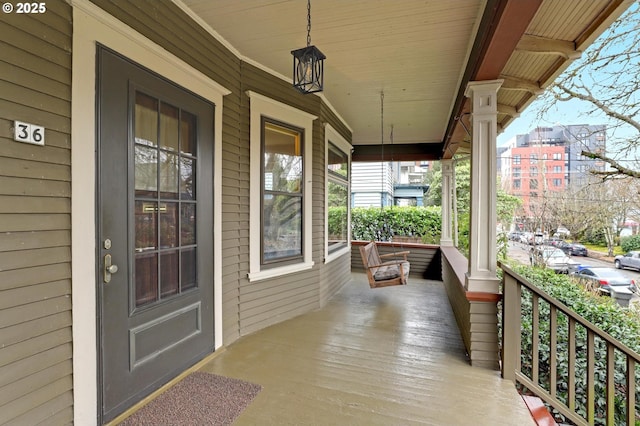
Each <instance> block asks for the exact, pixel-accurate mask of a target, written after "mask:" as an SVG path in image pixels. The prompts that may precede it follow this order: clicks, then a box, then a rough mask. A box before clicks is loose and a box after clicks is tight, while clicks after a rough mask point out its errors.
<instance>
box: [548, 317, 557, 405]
mask: <svg viewBox="0 0 640 426" xmlns="http://www.w3.org/2000/svg"><path fill="white" fill-rule="evenodd" d="M549 352H550V353H549V368H550V369H551V371H550V372H549V373H550V375H549V392H550V393H551V397H552V398H555V397H556V393H557V389H558V388H557V379H558V358H557V354H558V310H557V309H556V307H555V306H553V305H550V306H549Z"/></svg>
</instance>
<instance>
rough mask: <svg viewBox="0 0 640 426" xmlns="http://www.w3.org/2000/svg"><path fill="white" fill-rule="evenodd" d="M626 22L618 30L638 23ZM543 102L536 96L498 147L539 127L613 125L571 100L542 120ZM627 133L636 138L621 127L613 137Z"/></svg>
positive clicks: (639, 5)
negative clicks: (541, 108) (541, 107)
mask: <svg viewBox="0 0 640 426" xmlns="http://www.w3.org/2000/svg"><path fill="white" fill-rule="evenodd" d="M639 9H640V2H636V3H634V4H633V5H632V6H631V8H630V9H629V14H636V16H637V13H638V10H639ZM623 19H624V18H623ZM625 21H626V20H624V21H623V22H625ZM626 22H630V23H629V24H623V26H622V27H621V29H622V30H625V31H629V30H630V29H631V28H632V26H633V25H634V24H635V23H637V21H634V20H630V21H626ZM608 33H610V31H609V30H607V31H605V33H604V34H603V35H602V36H601V37H606V36H607V34H608ZM618 34H619V33H618ZM616 39H617V40H625V41H628V40H629V39H628V38H616ZM628 47H629V46H624V45H622V44H618V45H617V46H613V45H611V46H610V47H609V48H608V49H606V50H605V51H608V53H609V54H612V53H614V52H620V51H624V50H625V49H627V48H628ZM634 50H635V49H634ZM583 56H584V54H583ZM581 62H582V59H578V60H577V61H576V62H574V63H573V64H571V65H570V67H569V68H570V69H571V68H574V67H581V66H583V65H582V64H581ZM614 69H615V68H608V70H609V71H611V70H614ZM590 75H591V74H590ZM599 75H600V74H599V73H595V74H593V75H592V77H593V78H595V79H598V80H600V79H599ZM622 75H623V74H622ZM583 77H584V75H583ZM602 78H603V79H606V76H605V75H604V74H602ZM585 81H586V80H585ZM596 96H597V93H596ZM543 102H544V101H543V100H542V97H539V98H538V99H537V100H536V101H534V102H533V103H532V104H531V105H529V107H528V108H527V109H526V110H525V111H523V112H522V113H521V114H520V116H519V117H518V118H516V119H515V120H513V121H512V122H511V124H510V125H509V126H508V127H507V128H506V129H505V130H504V131H503V132H502V133H501V134H499V135H498V146H502V145H504V144H505V143H507V142H508V141H509V140H511V139H512V138H513V137H515V136H516V135H520V134H527V133H529V132H531V131H532V130H534V129H535V128H536V127H538V126H545V127H552V126H554V125H573V124H590V125H598V124H604V125H607V124H612V122H611V121H610V120H611V119H609V118H608V117H606V116H605V115H604V114H603V113H602V112H595V113H594V112H591V113H587V112H588V111H589V110H590V109H591V106H590V105H589V104H587V103H586V102H581V101H578V100H571V101H567V102H556V103H555V105H554V106H553V107H552V108H550V109H549V111H548V112H547V113H546V114H545V115H544V117H542V118H541V117H540V116H539V110H540V106H541V105H542V103H543ZM618 124H619V123H618ZM627 131H629V132H630V134H634V135H635V133H634V132H633V131H632V129H624V127H623V128H622V129H619V130H617V131H616V133H617V134H616V135H615V136H616V137H624V136H627ZM608 133H609V132H608ZM607 136H608V138H611V137H613V136H614V135H612V134H608V135H607Z"/></svg>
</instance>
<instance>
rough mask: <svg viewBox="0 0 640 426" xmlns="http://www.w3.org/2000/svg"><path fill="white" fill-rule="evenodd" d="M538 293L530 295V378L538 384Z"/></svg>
mask: <svg viewBox="0 0 640 426" xmlns="http://www.w3.org/2000/svg"><path fill="white" fill-rule="evenodd" d="M538 302H539V298H538V295H537V294H535V293H533V294H532V295H531V304H532V309H531V316H532V318H531V349H532V351H533V353H532V354H531V380H532V381H533V383H535V384H536V385H539V384H540V382H539V376H540V305H539V303H538Z"/></svg>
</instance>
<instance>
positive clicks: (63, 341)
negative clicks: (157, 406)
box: [0, 2, 73, 424]
mask: <svg viewBox="0 0 640 426" xmlns="http://www.w3.org/2000/svg"><path fill="white" fill-rule="evenodd" d="M46 6H47V12H46V13H44V14H41V15H18V14H15V13H13V14H4V13H3V14H2V15H0V34H2V41H0V49H2V55H1V57H0V342H2V344H1V349H0V424H5V423H10V424H36V423H40V422H47V423H48V424H68V423H71V422H72V419H73V409H72V402H73V401H72V400H73V396H72V377H73V375H72V367H71V366H72V361H71V356H72V351H71V348H72V345H71V297H70V296H71V265H70V262H71V249H70V239H71V238H70V229H71V217H70V211H71V200H70V196H71V191H70V181H71V167H70V165H71V153H70V134H69V133H70V128H71V34H72V31H71V7H70V6H69V5H68V4H66V3H65V2H47V4H46ZM14 120H18V121H24V122H28V123H33V124H37V125H40V126H44V127H45V143H46V145H45V146H36V145H29V144H23V143H18V142H15V141H13V121H14Z"/></svg>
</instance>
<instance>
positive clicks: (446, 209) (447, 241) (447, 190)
mask: <svg viewBox="0 0 640 426" xmlns="http://www.w3.org/2000/svg"><path fill="white" fill-rule="evenodd" d="M440 164H441V165H442V225H441V227H442V229H441V230H440V232H441V235H440V245H441V246H443V247H452V246H453V237H452V235H453V233H452V216H451V213H452V211H453V210H452V206H453V191H452V188H454V186H455V182H454V180H453V160H441V161H440Z"/></svg>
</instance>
